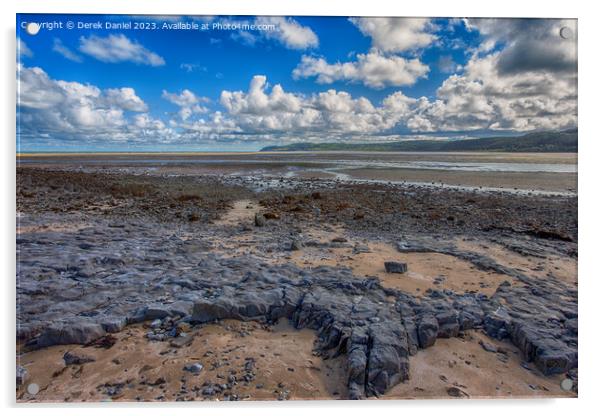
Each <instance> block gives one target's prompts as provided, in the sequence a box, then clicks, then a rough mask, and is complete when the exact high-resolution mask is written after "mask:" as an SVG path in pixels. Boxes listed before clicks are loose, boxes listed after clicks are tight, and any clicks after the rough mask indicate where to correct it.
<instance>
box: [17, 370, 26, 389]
mask: <svg viewBox="0 0 602 416" xmlns="http://www.w3.org/2000/svg"><path fill="white" fill-rule="evenodd" d="M28 376H29V374H28V372H27V370H26V369H25V367H22V366H20V365H18V366H17V387H20V386H22V385H23V384H25V381H26V380H27V378H28Z"/></svg>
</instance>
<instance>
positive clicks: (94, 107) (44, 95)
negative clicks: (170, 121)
mask: <svg viewBox="0 0 602 416" xmlns="http://www.w3.org/2000/svg"><path fill="white" fill-rule="evenodd" d="M17 70H18V82H19V90H20V94H19V97H18V102H17V105H18V112H17V116H18V120H19V134H20V135H21V137H32V138H34V139H37V138H38V137H41V136H46V137H51V138H54V139H56V140H77V141H90V142H94V141H113V142H114V141H137V140H140V138H141V137H143V136H146V135H147V133H149V132H150V131H151V130H153V131H154V132H155V139H157V140H163V139H164V138H166V137H170V132H169V131H168V130H167V129H166V128H165V126H164V125H162V122H160V123H157V122H154V123H153V122H151V117H150V116H149V115H148V114H145V113H141V112H145V111H147V110H148V108H147V105H146V103H144V101H143V100H142V99H141V98H140V97H138V96H137V95H136V92H135V91H134V89H132V88H129V87H125V88H115V89H107V90H101V89H100V88H98V87H96V86H94V85H90V84H81V83H79V82H69V81H62V80H54V79H52V78H50V77H49V76H48V74H47V73H46V72H45V71H44V70H42V69H41V68H37V67H33V68H28V67H25V66H23V65H18V68H17ZM130 112H136V113H135V114H134V115H133V119H132V118H130V116H129V115H128V114H129V113H130ZM141 117H142V118H141ZM143 118H144V119H146V120H147V121H146V123H145V124H144V126H142V125H141V124H140V123H141V120H142V119H143ZM142 127H144V130H145V132H142V130H141V129H142Z"/></svg>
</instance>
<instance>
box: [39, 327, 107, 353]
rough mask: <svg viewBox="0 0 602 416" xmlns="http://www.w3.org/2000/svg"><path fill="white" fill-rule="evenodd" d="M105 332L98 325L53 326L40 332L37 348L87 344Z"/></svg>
mask: <svg viewBox="0 0 602 416" xmlns="http://www.w3.org/2000/svg"><path fill="white" fill-rule="evenodd" d="M105 334H106V332H105V330H104V329H103V328H102V326H101V325H99V324H93V323H78V324H64V325H60V324H58V325H53V326H50V327H48V328H46V330H44V331H43V332H42V334H41V335H40V337H39V338H38V342H37V345H38V347H41V348H43V347H49V346H51V345H64V344H82V345H83V344H87V343H89V342H91V341H93V340H95V339H97V338H100V337H102V336H103V335H105Z"/></svg>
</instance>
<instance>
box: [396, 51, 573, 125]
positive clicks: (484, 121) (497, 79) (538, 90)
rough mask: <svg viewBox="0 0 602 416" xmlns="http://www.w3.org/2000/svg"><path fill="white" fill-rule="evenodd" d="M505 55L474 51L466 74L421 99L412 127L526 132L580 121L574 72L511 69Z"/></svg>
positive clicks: (411, 119)
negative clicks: (504, 68) (505, 64)
mask: <svg viewBox="0 0 602 416" xmlns="http://www.w3.org/2000/svg"><path fill="white" fill-rule="evenodd" d="M503 54H504V52H503V51H501V52H495V53H493V54H490V55H487V56H485V57H482V58H480V57H478V56H476V55H475V56H473V58H472V59H471V60H470V61H469V63H468V64H467V65H466V68H465V72H464V74H463V75H452V76H450V77H449V78H448V79H447V80H445V81H444V82H443V84H442V85H441V86H440V87H439V89H438V90H437V99H436V100H434V101H432V102H430V101H428V100H426V99H424V98H423V99H422V100H421V101H420V102H419V104H420V105H418V106H416V108H415V110H414V112H413V115H412V117H409V118H408V121H407V122H408V127H409V128H410V129H412V130H416V131H459V130H478V129H493V130H515V131H528V130H534V129H562V128H567V127H574V126H576V122H577V100H576V94H577V89H576V87H577V82H576V74H573V75H559V74H555V73H552V72H548V71H524V72H521V73H511V74H507V73H504V72H502V71H500V70H499V68H500V59H502V57H503Z"/></svg>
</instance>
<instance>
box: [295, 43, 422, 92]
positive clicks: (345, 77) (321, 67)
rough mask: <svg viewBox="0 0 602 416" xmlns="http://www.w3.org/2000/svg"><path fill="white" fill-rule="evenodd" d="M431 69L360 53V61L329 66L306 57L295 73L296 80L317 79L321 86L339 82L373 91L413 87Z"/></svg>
mask: <svg viewBox="0 0 602 416" xmlns="http://www.w3.org/2000/svg"><path fill="white" fill-rule="evenodd" d="M428 71H429V67H428V66H427V65H425V64H423V63H422V62H420V60H418V59H416V58H414V59H406V58H403V57H401V56H384V55H382V54H380V53H378V52H370V53H367V54H358V55H357V60H356V61H351V62H343V63H341V62H337V63H334V64H329V63H328V62H326V60H325V59H324V58H315V57H311V56H305V55H304V56H303V57H302V58H301V62H300V63H299V65H298V66H297V67H296V68H295V69H294V70H293V77H294V78H295V79H299V78H309V77H316V80H317V81H318V83H320V84H331V83H333V82H335V81H349V82H356V83H363V84H364V85H366V86H368V87H372V88H384V87H386V86H398V87H399V86H406V85H413V84H414V83H415V82H416V81H417V79H418V78H422V77H426V74H427V73H428Z"/></svg>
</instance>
